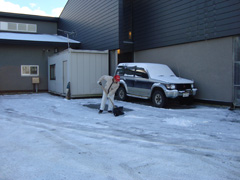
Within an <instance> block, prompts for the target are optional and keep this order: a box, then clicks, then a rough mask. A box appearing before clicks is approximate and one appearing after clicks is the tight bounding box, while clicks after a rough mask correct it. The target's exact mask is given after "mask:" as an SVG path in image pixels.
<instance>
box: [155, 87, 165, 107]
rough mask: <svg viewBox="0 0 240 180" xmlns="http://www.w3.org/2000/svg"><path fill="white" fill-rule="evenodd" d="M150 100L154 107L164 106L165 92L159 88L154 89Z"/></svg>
mask: <svg viewBox="0 0 240 180" xmlns="http://www.w3.org/2000/svg"><path fill="white" fill-rule="evenodd" d="M152 102H153V105H154V106H156V107H159V108H162V107H164V106H165V104H166V96H165V94H164V93H163V92H162V91H160V90H156V91H154V93H153V94H152Z"/></svg>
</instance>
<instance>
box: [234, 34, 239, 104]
mask: <svg viewBox="0 0 240 180" xmlns="http://www.w3.org/2000/svg"><path fill="white" fill-rule="evenodd" d="M234 104H235V105H236V106H239V105H240V37H236V38H235V39H234Z"/></svg>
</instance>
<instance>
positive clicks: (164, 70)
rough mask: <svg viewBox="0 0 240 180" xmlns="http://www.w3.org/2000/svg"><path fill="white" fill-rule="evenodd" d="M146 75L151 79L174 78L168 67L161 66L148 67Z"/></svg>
mask: <svg viewBox="0 0 240 180" xmlns="http://www.w3.org/2000/svg"><path fill="white" fill-rule="evenodd" d="M148 73H149V75H150V76H151V77H152V78H154V77H159V76H176V75H175V74H174V73H173V72H172V70H171V69H170V68H169V67H168V66H162V65H160V66H156V65H154V66H149V67H148Z"/></svg>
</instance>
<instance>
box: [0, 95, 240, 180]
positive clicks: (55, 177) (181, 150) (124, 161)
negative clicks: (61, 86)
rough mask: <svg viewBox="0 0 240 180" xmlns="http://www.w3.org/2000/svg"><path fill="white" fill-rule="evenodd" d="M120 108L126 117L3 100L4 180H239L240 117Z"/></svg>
mask: <svg viewBox="0 0 240 180" xmlns="http://www.w3.org/2000/svg"><path fill="white" fill-rule="evenodd" d="M134 101H135V102H134ZM115 102H116V105H118V106H123V107H124V112H125V114H124V115H122V116H118V117H115V116H114V115H113V114H110V113H108V112H107V111H104V112H103V114H98V107H99V105H100V98H86V99H72V100H66V99H64V98H62V97H59V96H53V95H50V94H48V93H39V94H21V95H2V96H0V104H1V109H0V137H1V138H0V172H1V173H0V179H17V180H28V179H29V180H30V179H46V180H59V179H69V180H79V179H89V180H108V179H114V180H122V179H128V180H136V179H137V180H146V179H148V180H156V179H164V180H180V179H184V180H192V179H201V180H209V179H211V180H219V179H221V180H228V179H232V180H237V179H239V176H240V172H239V168H240V152H239V149H240V143H239V142H240V131H239V129H240V111H239V110H234V111H229V110H228V107H216V106H205V105H200V104H195V105H192V106H185V105H183V106H181V105H176V106H175V107H174V106H173V107H172V108H171V107H169V108H165V109H163V108H156V107H152V106H149V105H147V104H148V103H149V102H148V101H146V102H143V103H142V102H139V101H138V100H133V101H132V102H130V101H128V102H123V101H115ZM145 103H146V104H145Z"/></svg>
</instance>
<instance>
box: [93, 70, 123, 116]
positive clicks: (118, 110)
mask: <svg viewBox="0 0 240 180" xmlns="http://www.w3.org/2000/svg"><path fill="white" fill-rule="evenodd" d="M103 80H105V81H106V84H105V86H104V87H103V86H102V81H103ZM119 81H120V76H119V75H115V76H114V77H112V76H107V75H104V76H102V77H101V78H100V79H99V80H98V82H97V83H98V84H99V85H100V86H101V87H102V89H103V95H102V101H101V105H100V109H99V114H101V113H102V112H103V110H104V109H105V104H106V101H107V98H108V99H109V102H108V112H109V113H112V112H113V114H114V115H115V116H118V115H122V114H123V107H116V106H115V105H114V96H115V92H116V91H117V89H118V87H119Z"/></svg>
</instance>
